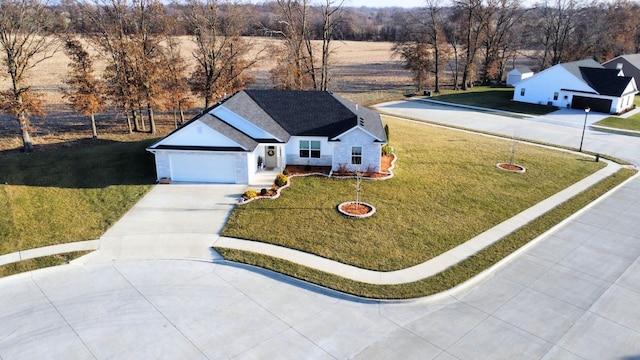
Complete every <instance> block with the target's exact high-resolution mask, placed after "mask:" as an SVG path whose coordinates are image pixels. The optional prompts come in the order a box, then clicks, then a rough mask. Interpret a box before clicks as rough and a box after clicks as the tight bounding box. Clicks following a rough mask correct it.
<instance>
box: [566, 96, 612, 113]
mask: <svg viewBox="0 0 640 360" xmlns="http://www.w3.org/2000/svg"><path fill="white" fill-rule="evenodd" d="M611 104H612V101H611V100H610V99H600V98H594V97H588V96H578V95H574V96H573V99H572V100H571V108H572V109H586V108H591V111H595V112H601V113H606V114H609V113H611Z"/></svg>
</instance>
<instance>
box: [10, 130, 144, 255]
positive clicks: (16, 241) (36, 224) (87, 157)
mask: <svg viewBox="0 0 640 360" xmlns="http://www.w3.org/2000/svg"><path fill="white" fill-rule="evenodd" d="M151 141H152V140H146V141H138V142H111V141H105V140H97V141H94V142H90V143H87V144H85V145H78V146H74V147H71V148H62V149H58V150H47V151H44V150H43V151H41V152H35V153H32V154H29V155H27V154H22V153H17V152H6V153H4V154H2V155H1V156H0V169H1V171H0V184H2V185H0V254H6V253H11V252H14V251H18V250H26V249H31V248H37V247H41V246H47V245H54V244H60V243H67V242H73V241H82V240H90V239H96V238H98V237H100V235H102V234H103V233H104V231H105V230H106V229H108V228H109V227H110V226H111V225H112V224H113V223H114V222H115V221H117V220H118V219H119V218H120V217H121V216H122V215H123V214H124V213H125V212H126V211H127V210H128V209H129V208H130V207H131V206H133V204H135V203H136V202H137V201H138V200H139V199H140V198H141V197H142V196H143V195H144V194H145V193H146V192H147V191H148V190H149V189H150V188H151V184H153V182H154V180H155V175H154V174H155V169H154V165H153V156H152V155H151V154H149V153H148V152H146V151H145V150H144V149H145V148H146V147H147V146H148V145H150V144H151Z"/></svg>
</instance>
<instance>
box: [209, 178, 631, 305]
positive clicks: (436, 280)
mask: <svg viewBox="0 0 640 360" xmlns="http://www.w3.org/2000/svg"><path fill="white" fill-rule="evenodd" d="M635 173H636V171H635V170H630V169H621V170H619V171H618V172H617V173H616V174H614V175H613V176H610V177H608V178H606V179H604V180H602V181H601V182H599V183H598V184H596V185H594V186H592V187H591V188H589V189H588V190H587V191H585V192H583V193H581V194H579V195H577V196H575V197H573V198H572V199H570V200H569V201H567V202H565V203H563V204H561V205H559V206H558V207H556V208H555V209H553V210H551V211H549V212H548V213H546V214H545V215H543V216H541V217H539V218H538V219H536V220H534V221H532V222H530V223H529V224H527V225H525V226H523V227H522V228H520V229H518V230H516V231H515V232H513V233H511V234H510V235H507V236H505V237H504V238H502V239H501V240H499V241H498V242H496V243H494V244H493V245H491V246H489V247H487V248H486V249H484V250H482V251H480V252H478V253H477V254H476V255H474V256H472V257H470V258H468V259H466V260H464V261H462V262H460V263H459V264H457V265H454V266H452V267H451V268H449V269H447V270H445V271H443V272H441V273H439V274H437V275H434V276H432V277H429V278H426V279H423V280H420V281H416V282H412V283H406V284H398V285H374V284H367V283H361V282H357V281H353V280H350V279H345V278H343V277H340V276H336V275H332V274H327V273H324V272H322V271H318V270H315V269H312V268H307V267H304V266H301V265H298V264H294V263H291V262H289V261H286V260H282V259H277V258H272V257H269V256H265V255H261V254H257V253H252V252H247V251H239V250H234V249H225V248H216V250H217V251H219V252H220V254H222V256H224V258H225V259H227V260H229V261H236V262H242V263H246V264H251V265H256V266H260V267H263V268H266V269H270V270H273V271H276V272H279V273H282V274H286V275H289V276H293V277H295V278H298V279H302V280H304V281H308V282H311V283H314V284H318V285H321V286H324V287H328V288H331V289H335V290H338V291H342V292H345V293H349V294H354V295H357V296H363V297H369V298H376V299H409V298H417V297H422V296H428V295H432V294H436V293H439V292H442V291H444V290H447V289H451V288H452V287H454V286H456V285H458V284H460V283H462V282H464V281H466V280H469V279H470V278H472V277H474V276H476V275H478V274H479V273H480V272H482V271H483V270H485V269H487V268H489V267H490V266H492V265H494V264H495V263H497V262H498V261H500V260H502V259H503V258H504V257H506V256H508V255H509V254H511V253H513V252H514V251H515V250H516V249H518V248H520V247H522V246H523V245H525V244H526V243H528V242H529V241H531V240H533V239H535V238H536V237H537V236H539V235H541V234H543V233H544V232H545V231H547V230H549V229H550V228H552V227H553V226H555V225H556V224H558V223H560V222H561V221H562V220H564V219H566V218H567V217H568V216H570V215H571V214H573V213H575V212H576V211H578V210H579V209H581V208H583V207H584V206H586V205H587V204H589V203H591V202H593V201H594V200H596V199H597V198H598V197H600V196H602V195H603V194H604V193H606V192H607V191H609V190H611V189H613V188H614V187H615V186H617V185H618V184H620V183H622V182H623V181H624V180H626V179H628V178H629V177H631V176H633V175H634V174H635Z"/></svg>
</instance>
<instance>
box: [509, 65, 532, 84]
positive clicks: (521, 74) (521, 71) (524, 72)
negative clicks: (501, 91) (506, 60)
mask: <svg viewBox="0 0 640 360" xmlns="http://www.w3.org/2000/svg"><path fill="white" fill-rule="evenodd" d="M532 76H533V71H531V69H529V68H527V67H518V68H515V69H512V70H511V71H509V72H508V73H507V86H514V85H515V84H517V83H519V82H520V81H522V80H524V79H526V78H530V77H532Z"/></svg>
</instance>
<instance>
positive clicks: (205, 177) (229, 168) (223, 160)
mask: <svg viewBox="0 0 640 360" xmlns="http://www.w3.org/2000/svg"><path fill="white" fill-rule="evenodd" d="M171 180H173V181H189V182H207V183H230V184H233V183H235V182H236V158H235V156H234V155H233V154H206V153H205V154H171Z"/></svg>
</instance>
